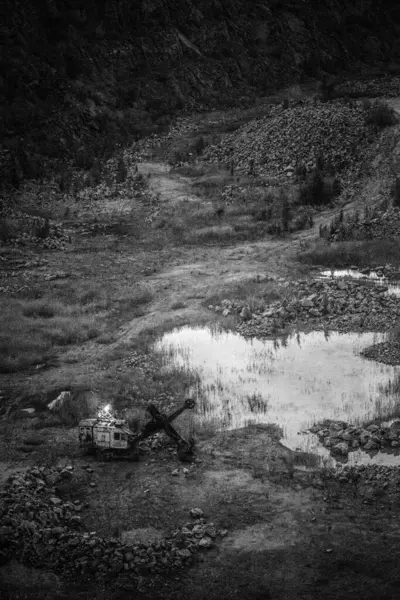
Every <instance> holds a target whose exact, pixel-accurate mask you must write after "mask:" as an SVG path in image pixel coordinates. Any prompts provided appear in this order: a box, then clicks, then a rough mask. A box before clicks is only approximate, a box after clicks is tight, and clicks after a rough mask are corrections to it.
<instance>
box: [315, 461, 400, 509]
mask: <svg viewBox="0 0 400 600" xmlns="http://www.w3.org/2000/svg"><path fill="white" fill-rule="evenodd" d="M324 478H325V479H326V480H334V481H337V482H338V483H340V484H341V485H346V484H353V485H356V486H357V496H359V497H361V498H362V501H363V503H364V504H371V503H372V502H374V501H377V500H378V499H381V498H383V497H384V496H385V497H386V498H388V499H389V500H390V499H391V498H392V499H393V501H394V502H396V503H397V502H398V497H399V492H400V487H399V486H400V466H398V465H396V466H386V465H363V464H360V465H342V466H338V467H335V468H333V469H327V470H326V471H325V473H324ZM327 499H328V498H327Z"/></svg>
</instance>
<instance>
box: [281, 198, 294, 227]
mask: <svg viewBox="0 0 400 600" xmlns="http://www.w3.org/2000/svg"><path fill="white" fill-rule="evenodd" d="M291 218H292V215H291V210H290V204H289V201H288V199H287V196H286V195H284V196H283V197H282V207H281V219H282V227H283V231H288V229H289V223H290V220H291Z"/></svg>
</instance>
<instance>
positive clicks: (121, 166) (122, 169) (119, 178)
mask: <svg viewBox="0 0 400 600" xmlns="http://www.w3.org/2000/svg"><path fill="white" fill-rule="evenodd" d="M127 175H128V171H127V168H126V165H125V162H124V159H123V158H122V156H121V157H120V159H119V160H118V165H117V174H116V182H117V183H123V182H124V181H125V179H126V178H127Z"/></svg>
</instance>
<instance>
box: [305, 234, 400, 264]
mask: <svg viewBox="0 0 400 600" xmlns="http://www.w3.org/2000/svg"><path fill="white" fill-rule="evenodd" d="M298 260H299V261H301V262H303V263H306V264H312V265H319V266H324V267H338V268H339V267H348V266H350V265H355V266H358V267H364V266H370V267H375V266H379V265H382V264H386V263H390V264H392V265H394V266H400V241H399V240H398V239H397V238H387V239H385V240H365V241H359V242H358V241H343V242H335V243H328V242H326V241H324V240H319V241H318V242H316V243H315V244H314V247H312V248H310V249H309V250H307V251H306V252H304V253H302V254H300V255H299V257H298Z"/></svg>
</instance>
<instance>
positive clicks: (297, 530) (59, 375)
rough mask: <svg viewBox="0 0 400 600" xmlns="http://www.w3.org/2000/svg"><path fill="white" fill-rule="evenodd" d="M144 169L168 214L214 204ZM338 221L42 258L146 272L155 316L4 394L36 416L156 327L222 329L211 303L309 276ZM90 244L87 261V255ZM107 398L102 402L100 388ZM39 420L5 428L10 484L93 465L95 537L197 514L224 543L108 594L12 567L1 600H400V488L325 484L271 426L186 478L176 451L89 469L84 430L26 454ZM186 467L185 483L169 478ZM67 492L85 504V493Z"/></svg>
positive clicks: (207, 452) (211, 450)
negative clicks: (211, 241)
mask: <svg viewBox="0 0 400 600" xmlns="http://www.w3.org/2000/svg"><path fill="white" fill-rule="evenodd" d="M139 170H140V171H141V172H142V173H143V174H144V175H147V174H148V173H151V177H150V179H149V185H150V189H151V190H152V192H153V193H154V194H159V197H160V202H161V204H164V206H166V207H167V208H168V209H171V210H172V209H173V210H178V211H179V210H180V206H181V202H184V203H187V202H193V203H199V204H204V205H206V204H207V201H206V200H205V199H203V198H201V197H196V196H194V194H193V191H192V190H191V189H190V185H189V183H190V178H187V177H186V178H185V177H182V176H178V175H171V174H170V173H168V170H169V168H168V166H167V165H164V164H161V163H160V162H158V163H152V162H151V161H149V160H147V161H146V162H144V163H142V164H139ZM367 186H368V181H365V182H364V188H367ZM364 204H365V198H361V197H360V198H355V199H354V200H353V201H352V202H351V203H349V204H348V205H346V206H345V207H344V210H345V211H351V210H354V208H355V207H356V206H363V205H364ZM334 213H335V209H332V208H329V209H326V210H324V211H321V212H320V213H319V214H318V215H317V216H316V218H315V222H314V227H313V229H309V230H306V231H302V232H298V233H296V234H293V235H292V236H287V237H284V238H283V239H273V238H271V237H266V238H265V239H262V240H258V241H254V242H251V243H240V244H235V245H234V246H229V245H228V246H224V245H223V246H217V245H215V246H210V245H204V246H201V245H197V246H194V247H193V246H192V247H179V246H176V247H175V248H174V249H173V251H171V250H170V249H169V250H168V251H167V250H165V251H160V250H157V251H152V250H151V248H149V247H146V248H144V249H143V250H142V252H138V248H137V247H135V248H132V247H131V246H130V242H129V238H128V239H125V238H123V239H119V240H116V241H115V244H114V243H113V241H112V240H111V241H110V240H109V239H108V241H107V244H108V245H107V247H105V241H102V240H99V239H96V240H94V241H90V240H88V238H84V237H82V236H80V235H79V234H76V235H75V236H74V239H73V241H72V243H71V244H70V245H69V247H68V248H67V250H66V251H60V252H57V253H51V252H47V253H46V252H44V251H43V252H41V255H42V256H43V254H45V255H46V257H47V258H48V260H49V261H50V263H51V266H52V267H54V268H58V269H63V268H66V267H67V266H68V265H70V266H71V268H72V270H73V271H74V272H75V275H76V277H77V278H79V277H84V276H87V277H93V276H95V275H98V276H99V277H100V275H99V273H101V274H102V277H103V279H104V285H105V286H112V285H113V281H115V279H118V278H120V279H121V280H122V279H124V280H125V282H126V285H127V287H128V288H129V281H130V280H129V277H131V278H132V281H134V280H135V281H137V279H138V278H141V279H143V276H142V275H140V273H141V271H142V270H143V268H145V267H149V273H150V274H149V275H147V276H146V277H145V282H146V285H148V286H149V287H150V288H151V290H152V293H153V297H152V300H151V302H150V303H149V305H148V307H147V308H146V310H145V311H144V314H140V315H135V316H134V317H133V318H132V319H130V320H126V321H125V322H123V319H117V317H116V319H115V336H114V338H113V339H112V341H110V343H108V344H106V345H100V344H98V343H96V342H95V341H89V342H87V343H85V344H83V345H80V346H78V345H77V346H72V347H69V349H68V350H67V351H66V352H65V353H64V354H63V355H62V356H61V357H60V359H59V362H58V364H56V365H54V366H48V368H46V369H38V370H35V369H33V370H30V371H27V372H20V373H18V374H9V375H4V376H2V384H1V385H2V388H7V389H11V390H12V389H15V393H16V397H17V398H18V397H19V398H20V399H21V401H22V402H23V405H24V406H28V405H29V400H26V398H27V397H29V393H28V391H29V392H30V393H31V394H35V393H39V392H40V393H44V394H46V393H47V392H51V391H53V392H54V390H61V389H63V387H65V386H67V385H68V386H71V385H78V384H80V385H87V386H89V384H90V382H91V381H96V378H97V377H98V376H99V372H101V371H102V370H104V369H105V366H104V363H107V361H108V360H111V359H109V358H108V357H110V356H111V357H112V356H113V353H117V351H118V349H120V348H124V347H125V346H124V345H129V344H130V343H134V342H135V340H137V339H138V337H139V336H140V334H141V333H143V332H145V331H146V330H147V329H148V328H151V329H152V330H157V329H159V330H160V331H162V330H163V328H170V327H172V326H174V325H179V324H191V323H193V324H198V323H201V322H203V323H207V322H210V321H211V320H213V319H214V320H215V319H217V318H219V317H218V315H214V314H213V313H210V311H208V309H207V308H206V306H205V305H204V301H205V299H207V298H208V297H210V296H211V295H212V294H216V293H218V292H219V291H221V290H224V289H227V288H228V289H229V286H230V285H232V284H237V283H239V282H242V283H244V284H246V282H249V281H253V280H254V278H255V277H256V276H257V274H260V273H261V274H264V275H267V276H268V277H278V276H279V277H286V278H288V279H290V278H297V277H298V276H299V274H300V273H301V268H300V266H299V265H298V264H297V263H295V262H294V260H295V258H296V254H297V253H298V252H299V250H300V241H303V242H307V241H310V240H312V239H313V238H315V237H316V236H317V235H318V228H319V225H320V224H323V223H326V222H328V221H329V219H330V218H331V217H332V215H333V214H334ZM102 244H103V246H102ZM90 246H91V247H92V250H91V251H90V252H88V251H84V252H83V251H82V248H83V247H86V248H87V247H90ZM152 270H153V271H154V270H155V272H152ZM111 274H112V277H113V278H114V279H113V278H112V277H111ZM177 303H180V304H179V307H178V308H176V305H177ZM174 306H175V308H173V307H174ZM114 362H118V361H117V360H115V361H114ZM114 362H113V364H114ZM110 372H111V375H110V381H111V384H110V385H112V384H113V382H114V383H115V385H117V382H118V377H119V374H118V371H117V367H116V368H115V370H113V371H110ZM93 387H94V388H95V387H96V386H95V385H94V386H93ZM21 390H25V393H24V394H23V393H22V391H21ZM97 393H99V395H100V396H101V390H97ZM18 394H19V396H18ZM178 404H179V402H178ZM29 423H30V420H29V419H24V420H22V419H19V418H16V420H14V421H13V422H12V423H11V422H10V421H9V420H4V418H3V420H2V422H1V433H2V440H3V441H2V444H1V447H0V460H1V478H2V480H3V481H4V480H5V479H6V477H7V476H9V475H10V474H11V473H12V472H13V471H15V470H17V469H23V468H25V467H27V466H32V465H35V464H42V463H44V462H47V463H48V462H50V461H53V462H54V463H55V464H64V465H65V464H73V465H74V466H76V467H78V466H79V465H83V464H88V463H90V464H91V466H92V467H93V468H94V474H93V479H94V481H95V483H96V486H95V487H90V486H89V484H88V482H83V484H82V486H81V487H80V489H79V495H80V497H79V499H80V500H81V501H82V502H85V503H87V505H88V506H87V508H86V509H85V511H84V512H83V513H82V518H83V527H84V528H85V529H87V530H89V531H97V532H98V533H99V535H102V536H105V537H107V536H118V535H120V534H121V532H123V531H133V530H135V531H136V533H137V535H141V536H144V538H145V539H148V540H150V539H152V536H162V535H163V534H164V533H165V532H167V531H169V530H171V529H173V528H174V527H176V526H178V525H179V524H181V523H182V522H185V521H186V520H187V519H188V514H189V511H190V509H191V508H194V507H200V508H201V509H202V510H203V511H204V514H205V516H206V517H207V520H209V521H212V522H213V523H215V525H216V526H217V527H218V529H222V530H225V529H226V530H227V534H226V536H225V537H223V538H221V539H218V540H217V541H216V543H215V545H214V547H213V548H211V549H207V550H204V551H201V552H200V553H199V556H198V559H197V561H196V563H195V564H194V566H192V567H191V568H189V569H185V570H183V571H178V572H174V573H173V574H171V576H168V577H166V578H163V579H160V578H156V579H154V578H152V577H151V576H150V577H145V576H143V577H140V578H139V579H137V578H136V579H132V578H129V576H126V575H119V576H118V577H117V578H114V579H113V580H112V581H111V582H108V583H107V582H103V583H98V582H93V583H91V582H86V583H85V582H82V583H79V584H78V583H77V582H74V581H67V582H65V581H63V580H62V579H61V578H59V577H58V576H56V575H54V574H51V573H49V572H46V571H43V570H37V569H32V568H30V567H29V566H24V565H21V564H19V563H17V562H16V561H15V560H11V562H8V563H7V564H5V565H2V566H1V567H0V591H1V594H2V597H3V598H9V599H10V600H11V599H14V600H17V599H20V600H22V599H27V600H28V599H29V600H33V599H37V600H39V598H40V599H47V600H51V599H53V598H54V599H58V598H59V599H61V598H72V599H74V598H76V599H77V600H78V599H81V598H82V599H83V598H98V599H99V600H103V599H104V600H117V599H118V598H121V599H122V598H143V599H145V598H146V599H147V598H149V599H150V598H155V599H158V598H159V599H161V598H166V599H167V598H171V600H172V599H173V598H189V597H190V598H193V599H194V600H197V599H199V600H200V599H203V598H204V599H205V598H207V599H213V598H215V599H217V598H218V599H220V598H227V599H239V598H249V599H250V598H251V599H269V598H270V599H271V600H272V599H274V600H292V599H293V600H303V599H304V600H308V599H310V600H311V599H313V600H314V599H319V598H327V599H332V600H333V599H343V600H344V599H346V600H348V599H353V598H354V599H355V598H365V599H369V598H371V599H372V598H374V599H375V598H381V599H387V600H389V599H395V598H396V599H397V598H398V597H399V584H400V574H399V569H398V562H399V558H400V556H399V555H400V550H399V548H400V544H399V542H400V515H399V512H400V487H399V488H398V493H397V492H396V491H394V492H393V491H392V492H391V494H390V495H389V494H388V493H387V492H386V491H385V489H384V488H383V487H381V486H379V483H378V484H376V483H374V484H372V482H371V485H369V486H368V485H367V486H366V485H361V484H360V483H359V482H347V483H341V482H339V481H337V480H332V479H330V478H326V477H325V473H324V472H323V471H321V470H320V469H318V468H317V467H315V466H314V467H313V466H312V463H313V460H312V457H309V456H303V455H299V454H298V453H294V452H291V451H289V450H288V449H286V448H285V447H284V446H282V444H281V443H280V442H279V438H280V435H279V432H278V431H277V430H276V429H275V428H274V427H272V426H251V427H249V428H246V429H242V430H239V431H233V432H229V433H223V434H222V433H220V434H215V435H212V436H210V437H209V438H208V439H207V436H204V437H205V439H204V437H203V439H201V438H199V439H198V443H197V453H196V456H197V458H196V461H195V462H194V464H193V466H191V467H189V472H188V473H187V474H184V473H183V467H182V465H180V464H179V463H178V462H177V458H176V456H175V455H174V454H172V453H171V452H168V451H167V450H160V451H158V452H155V453H152V454H148V455H145V456H143V457H142V458H141V460H140V461H138V462H134V463H126V462H121V463H105V464H103V463H96V462H93V464H92V463H91V459H88V458H86V457H82V456H81V455H80V452H79V449H78V448H77V429H76V428H71V427H69V428H68V427H63V428H60V427H53V428H52V427H48V428H46V430H45V431H44V432H43V431H42V432H41V435H42V438H43V439H44V442H42V443H41V445H39V446H37V447H34V448H33V449H32V448H31V451H30V452H26V453H25V454H24V453H23V452H20V451H18V443H19V440H20V438H22V437H23V436H24V435H26V434H27V432H30V429H31V427H30V425H29ZM57 448H58V449H59V450H57ZM306 465H307V467H308V468H307V471H305V470H304V467H305V466H306ZM176 468H178V469H179V474H178V476H176V475H172V472H173V471H174V470H175V469H176ZM65 493H66V497H70V498H71V499H76V498H75V497H74V493H76V490H75V492H74V490H66V492H65Z"/></svg>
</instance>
